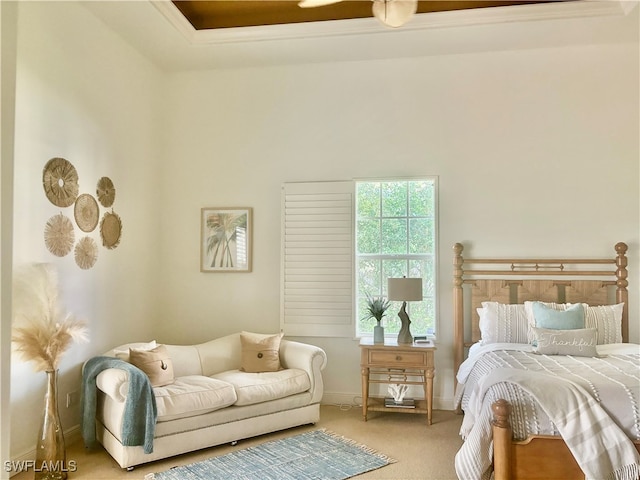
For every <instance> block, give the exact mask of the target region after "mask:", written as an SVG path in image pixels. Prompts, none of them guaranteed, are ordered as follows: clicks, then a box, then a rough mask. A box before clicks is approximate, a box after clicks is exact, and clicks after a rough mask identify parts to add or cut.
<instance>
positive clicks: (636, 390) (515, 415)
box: [456, 344, 640, 480]
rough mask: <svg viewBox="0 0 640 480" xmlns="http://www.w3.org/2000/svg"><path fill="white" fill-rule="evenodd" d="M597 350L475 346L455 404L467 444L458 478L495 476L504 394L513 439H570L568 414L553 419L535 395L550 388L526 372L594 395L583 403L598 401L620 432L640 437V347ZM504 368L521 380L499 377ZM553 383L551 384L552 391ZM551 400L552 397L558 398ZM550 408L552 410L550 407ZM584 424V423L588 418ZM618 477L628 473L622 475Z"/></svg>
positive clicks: (461, 376) (461, 372)
mask: <svg viewBox="0 0 640 480" xmlns="http://www.w3.org/2000/svg"><path fill="white" fill-rule="evenodd" d="M597 349H598V357H595V358H591V357H569V356H561V355H549V356H547V355H538V354H535V353H533V351H532V347H531V346H530V345H528V344H490V345H485V346H481V345H475V346H474V347H472V349H471V351H470V355H469V358H468V359H467V360H466V361H465V362H464V363H463V364H462V366H461V367H460V370H459V372H458V382H459V386H458V390H457V392H456V406H461V407H462V409H463V410H464V411H465V418H464V420H463V424H462V428H461V431H460V434H461V435H462V437H463V438H464V439H465V443H464V445H463V447H462V448H461V450H460V452H458V455H457V456H456V470H457V472H458V476H459V477H460V478H461V479H465V480H467V479H469V480H470V479H473V478H483V477H488V476H489V475H490V473H491V469H490V467H491V458H492V441H491V426H490V422H491V412H490V406H491V404H492V403H493V402H494V401H495V400H497V399H499V398H505V399H507V400H509V401H510V403H511V404H512V407H513V410H512V413H511V424H512V427H513V432H514V438H516V439H524V438H526V437H527V436H529V435H530V434H535V435H545V434H546V435H559V434H560V433H561V431H564V434H565V437H566V435H567V430H566V422H564V421H563V417H562V416H560V417H554V418H555V419H556V421H555V422H554V421H553V420H552V418H550V416H549V415H547V414H546V413H545V409H544V408H543V407H542V406H541V405H540V404H539V403H538V401H537V399H536V398H537V397H540V395H541V392H544V391H545V387H543V388H537V387H536V384H535V383H532V382H534V381H533V380H530V379H526V378H525V379H523V378H522V375H523V374H522V372H526V371H532V372H536V373H535V374H534V375H532V376H540V375H541V374H544V375H551V377H552V378H553V379H554V382H556V385H560V386H564V385H566V386H567V387H569V386H571V388H573V389H574V390H577V391H579V392H580V395H582V394H584V396H585V397H588V396H591V398H584V399H581V400H580V402H595V403H597V405H599V406H602V409H603V412H606V413H605V414H604V416H605V417H606V422H608V423H610V424H611V425H612V427H613V428H615V429H616V430H621V431H623V432H624V434H625V435H626V436H627V437H629V438H631V439H634V440H638V439H640V408H639V404H640V345H636V344H608V345H599V346H598V347H597ZM505 368H509V369H518V370H520V371H521V372H518V374H517V375H512V376H513V377H514V378H516V377H517V378H518V381H515V380H514V379H511V380H508V381H507V380H505V381H501V379H500V378H496V375H497V374H498V373H499V371H502V369H505ZM525 375H526V373H525ZM489 378H491V384H490V385H489V386H488V385H486V382H487V381H488V379H489ZM558 382H559V383H558ZM483 384H485V385H483ZM550 385H551V384H548V385H547V386H546V390H547V391H548V390H549V386H550ZM554 393H555V392H554ZM547 400H553V397H551V398H548V399H547ZM547 407H548V408H550V407H549V405H547ZM551 408H557V407H556V406H553V407H551ZM551 411H553V410H551ZM589 421H591V420H589ZM582 422H583V424H584V423H585V422H586V420H585V419H583V420H582ZM558 424H560V427H561V428H558V427H559V425H558ZM563 426H564V427H565V428H564V430H563V428H562V427H563ZM618 427H619V428H618ZM565 440H566V438H565ZM623 440H626V439H623ZM629 443H630V442H629ZM574 455H575V452H574ZM632 455H635V459H634V460H633V461H632V462H631V463H632V464H634V466H633V468H632V471H635V472H637V471H638V470H637V469H638V468H639V467H638V465H640V464H639V463H638V456H637V453H636V452H635V451H634V452H633V453H632ZM627 460H628V458H627ZM579 463H580V462H579ZM600 463H602V462H600ZM605 463H606V462H605ZM620 466H621V465H616V466H614V467H613V468H614V469H615V468H617V467H620ZM583 470H584V468H583ZM636 475H637V473H636ZM617 478H629V477H625V476H624V475H618V476H617ZM632 478H635V477H632Z"/></svg>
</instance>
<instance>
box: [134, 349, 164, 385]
mask: <svg viewBox="0 0 640 480" xmlns="http://www.w3.org/2000/svg"><path fill="white" fill-rule="evenodd" d="M129 362H130V363H131V364H133V365H135V366H136V367H138V368H139V369H140V370H142V371H143V372H144V373H146V374H147V376H148V377H149V381H150V382H151V386H152V387H162V386H163V385H169V384H171V383H173V382H174V381H175V376H174V373H173V362H172V361H171V358H170V357H169V353H168V352H167V347H166V346H164V345H158V346H157V347H156V348H154V349H151V350H143V349H137V348H130V349H129Z"/></svg>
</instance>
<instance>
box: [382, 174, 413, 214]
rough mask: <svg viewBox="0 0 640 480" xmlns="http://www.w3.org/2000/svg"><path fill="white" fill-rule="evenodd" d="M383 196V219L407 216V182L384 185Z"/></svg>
mask: <svg viewBox="0 0 640 480" xmlns="http://www.w3.org/2000/svg"><path fill="white" fill-rule="evenodd" d="M381 194H382V216H383V217H405V216H406V215H407V182H386V183H383V184H382V191H381Z"/></svg>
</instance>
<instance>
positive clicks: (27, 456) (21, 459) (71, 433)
mask: <svg viewBox="0 0 640 480" xmlns="http://www.w3.org/2000/svg"><path fill="white" fill-rule="evenodd" d="M79 440H82V432H81V430H80V425H75V426H73V427H71V428H68V429H67V430H65V431H64V443H65V445H66V446H68V445H71V444H72V443H75V442H77V441H79ZM35 458H36V450H35V448H34V449H33V450H28V451H26V452H23V453H22V454H20V455H17V456H15V457H12V458H11V462H12V465H15V466H16V467H17V466H18V465H28V463H27V462H29V461H33V460H35ZM70 460H74V459H73V458H68V457H67V463H68V462H69V461H70ZM3 467H4V468H6V466H5V465H3ZM18 473H20V470H18V468H12V469H11V470H10V471H9V477H10V478H11V477H13V476H14V475H17V474H18Z"/></svg>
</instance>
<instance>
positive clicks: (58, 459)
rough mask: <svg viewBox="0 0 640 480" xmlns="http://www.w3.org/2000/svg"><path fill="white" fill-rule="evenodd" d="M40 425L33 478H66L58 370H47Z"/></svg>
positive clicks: (42, 479)
mask: <svg viewBox="0 0 640 480" xmlns="http://www.w3.org/2000/svg"><path fill="white" fill-rule="evenodd" d="M46 373H47V391H46V393H45V396H44V412H43V414H42V425H41V426H40V432H39V433H38V444H37V446H36V465H35V477H34V479H35V480H65V479H66V478H67V462H66V451H65V445H64V434H63V433H62V424H61V423H60V413H59V411H58V371H57V370H48V371H47V372H46Z"/></svg>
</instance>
